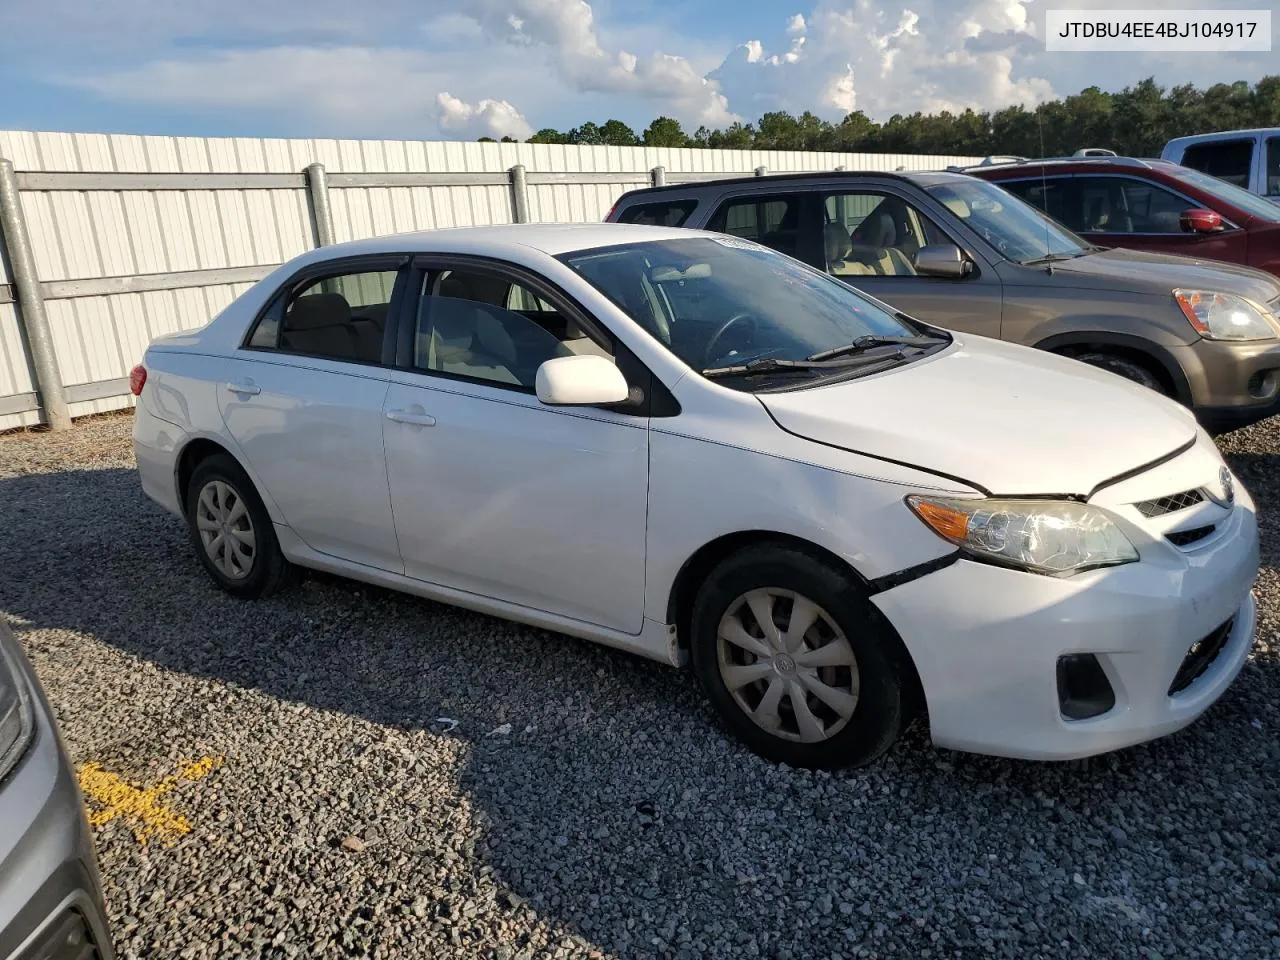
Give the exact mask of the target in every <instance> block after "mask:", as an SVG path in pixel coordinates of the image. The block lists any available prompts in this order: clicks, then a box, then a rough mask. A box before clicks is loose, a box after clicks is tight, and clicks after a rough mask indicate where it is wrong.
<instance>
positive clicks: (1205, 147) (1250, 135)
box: [1160, 127, 1280, 204]
mask: <svg viewBox="0 0 1280 960" xmlns="http://www.w3.org/2000/svg"><path fill="white" fill-rule="evenodd" d="M1160 159H1161V160H1168V161H1170V162H1171V163H1180V164H1182V165H1183V166H1184V167H1190V168H1191V169H1193V170H1199V171H1200V172H1202V173H1207V174H1209V175H1211V176H1214V177H1219V178H1221V179H1223V180H1226V181H1227V182H1228V183H1233V184H1235V185H1236V186H1237V187H1241V188H1243V189H1245V190H1248V191H1249V192H1250V193H1254V194H1256V195H1258V196H1260V197H1266V198H1267V199H1269V200H1272V201H1274V202H1275V203H1277V204H1280V127H1264V128H1256V129H1253V130H1223V131H1219V132H1217V133H1198V134H1195V135H1193V136H1188V137H1175V138H1174V139H1172V140H1170V141H1169V142H1168V143H1166V144H1165V145H1164V149H1163V150H1161V151H1160Z"/></svg>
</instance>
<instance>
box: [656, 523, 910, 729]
mask: <svg viewBox="0 0 1280 960" xmlns="http://www.w3.org/2000/svg"><path fill="white" fill-rule="evenodd" d="M770 546H772V547H781V548H789V549H792V550H798V551H800V552H801V553H805V554H807V555H808V556H810V557H812V558H813V559H814V560H817V561H818V562H819V563H822V564H823V565H825V566H828V567H830V568H831V569H832V570H834V571H836V572H838V573H840V574H841V575H843V576H845V577H847V578H848V579H849V580H850V581H852V583H853V584H854V585H855V586H856V587H857V588H858V589H863V590H866V591H868V592H870V583H869V581H868V580H867V578H866V577H865V576H863V575H862V573H860V572H859V571H858V570H857V569H855V568H854V567H853V566H852V565H851V564H849V562H848V561H846V560H845V559H844V558H842V557H840V556H839V555H837V554H835V553H833V552H832V551H830V550H828V549H826V548H825V547H821V546H819V545H818V544H816V543H814V542H812V541H810V540H806V539H804V538H803V537H797V536H795V535H793V534H787V533H779V532H777V531H773V530H742V531H738V532H737V533H730V534H725V535H724V536H720V537H717V538H716V539H714V540H712V541H710V542H708V543H705V544H703V545H702V546H701V547H699V548H698V549H697V550H696V551H694V553H693V554H692V555H691V556H690V557H689V558H688V559H687V560H685V562H684V564H683V565H682V566H681V567H680V570H679V572H677V574H676V577H675V580H674V581H672V584H671V591H670V594H669V595H668V598H667V616H666V622H667V623H668V624H670V625H672V626H674V627H675V630H676V644H677V646H678V647H679V648H680V650H681V651H682V653H683V654H684V655H687V654H688V652H689V646H690V631H691V628H692V620H693V605H694V602H695V601H696V599H697V596H698V591H699V589H700V588H701V587H702V584H703V583H704V582H705V581H706V579H707V577H708V576H710V574H711V572H712V571H713V570H715V568H716V567H718V566H719V565H720V564H721V563H723V562H724V561H725V560H727V559H728V558H729V557H731V556H733V555H734V554H736V553H741V552H743V551H745V550H751V549H755V548H758V547H770ZM873 606H874V604H873ZM877 610H878V608H877ZM881 619H882V620H883V623H884V627H885V629H886V630H887V631H888V632H889V633H890V634H891V635H892V637H893V638H894V640H895V641H896V643H897V647H898V650H897V651H896V653H897V655H898V656H899V658H900V659H901V660H902V661H903V665H904V667H905V670H906V674H907V677H906V679H907V680H908V694H909V698H910V707H911V709H912V711H913V712H919V713H921V714H923V713H924V712H925V698H924V686H923V684H922V683H921V681H920V674H919V671H918V670H916V665H915V661H914V660H913V659H912V657H911V654H910V652H909V651H908V650H907V647H906V644H905V643H903V642H902V638H901V637H900V636H899V635H898V631H897V629H896V628H895V627H894V625H893V624H892V623H891V622H890V621H889V619H888V617H885V616H883V615H881Z"/></svg>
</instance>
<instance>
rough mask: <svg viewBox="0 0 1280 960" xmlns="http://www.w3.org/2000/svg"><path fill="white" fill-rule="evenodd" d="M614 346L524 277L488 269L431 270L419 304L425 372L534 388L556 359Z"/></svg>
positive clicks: (418, 346)
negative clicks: (524, 281) (569, 315)
mask: <svg viewBox="0 0 1280 960" xmlns="http://www.w3.org/2000/svg"><path fill="white" fill-rule="evenodd" d="M582 353H594V354H597V355H599V356H603V357H607V358H609V359H612V354H611V351H609V350H608V349H606V348H605V347H603V346H601V345H600V344H598V343H597V342H596V341H595V340H593V339H592V338H591V337H589V336H588V335H587V334H586V333H585V331H583V330H582V329H581V328H580V327H579V326H578V325H577V324H576V323H574V322H573V321H572V320H570V319H569V318H567V317H566V316H564V315H563V314H562V313H560V312H559V311H557V310H556V309H555V308H554V307H553V306H552V305H551V304H549V303H547V302H546V301H545V300H543V299H541V298H540V297H538V296H537V295H536V294H535V293H534V292H533V291H532V290H529V289H528V288H527V287H525V286H523V285H522V284H519V283H514V282H512V281H510V280H507V279H504V278H502V277H499V276H497V275H496V274H491V273H486V272H469V271H464V270H445V271H442V272H439V273H434V274H431V275H428V276H427V277H426V279H425V284H424V288H423V290H422V293H421V297H420V299H419V302H418V309H417V325H416V330H415V336H414V346H413V364H414V366H415V367H417V368H419V369H421V370H428V371H431V372H434V373H445V374H451V375H453V376H459V377H467V378H469V379H473V380H481V381H485V382H487V383H492V384H498V385H502V386H507V387H514V388H526V389H532V388H533V386H534V382H535V378H536V376H537V373H538V367H539V366H541V365H542V364H543V363H544V362H545V361H547V360H550V359H551V358H553V357H567V356H572V355H574V354H582Z"/></svg>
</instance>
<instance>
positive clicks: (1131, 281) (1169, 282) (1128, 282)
mask: <svg viewBox="0 0 1280 960" xmlns="http://www.w3.org/2000/svg"><path fill="white" fill-rule="evenodd" d="M1053 272H1054V273H1055V274H1060V275H1062V276H1069V277H1078V278H1079V279H1080V280H1081V281H1084V282H1087V281H1089V280H1103V281H1107V285H1108V286H1110V287H1112V288H1114V289H1122V290H1127V291H1129V292H1132V293H1149V292H1152V291H1153V290H1154V291H1156V292H1158V293H1160V294H1162V295H1164V296H1168V295H1169V292H1170V291H1171V290H1173V289H1174V288H1175V287H1184V288H1188V289H1193V290H1217V291H1220V292H1222V293H1235V294H1238V295H1240V296H1242V297H1248V298H1249V299H1250V300H1253V301H1254V302H1255V303H1260V304H1265V303H1268V302H1269V301H1272V300H1274V299H1275V298H1276V297H1280V281H1277V280H1276V278H1275V277H1273V276H1271V275H1270V274H1268V273H1265V272H1264V271H1262V270H1259V269H1257V268H1256V267H1246V266H1243V265H1241V264H1237V263H1226V262H1225V261H1222V260H1203V259H1201V258H1199V257H1183V256H1175V255H1174V254H1167V253H1151V252H1150V251H1145V250H1126V249H1122V248H1119V247H1116V248H1114V249H1111V250H1104V251H1100V252H1098V253H1090V254H1086V255H1085V256H1083V257H1076V258H1075V259H1074V260H1062V261H1059V262H1058V263H1055V264H1054V265H1053Z"/></svg>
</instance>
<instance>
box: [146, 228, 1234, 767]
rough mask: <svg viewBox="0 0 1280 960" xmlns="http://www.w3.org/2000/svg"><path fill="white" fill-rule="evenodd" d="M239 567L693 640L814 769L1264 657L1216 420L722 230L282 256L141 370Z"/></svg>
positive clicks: (695, 661) (219, 560)
mask: <svg viewBox="0 0 1280 960" xmlns="http://www.w3.org/2000/svg"><path fill="white" fill-rule="evenodd" d="M133 387H134V393H135V394H136V395H137V396H138V408H137V413H136V420H135V428H134V448H135V452H136V454H137V462H138V469H139V474H140V479H141V484H142V488H143V490H144V491H145V492H146V494H147V495H149V496H150V497H152V498H153V499H154V500H156V501H157V502H158V503H160V504H161V505H162V506H164V507H165V508H166V509H168V510H169V511H171V512H172V513H173V514H174V515H175V516H176V517H179V518H181V519H182V520H183V521H184V523H185V524H186V528H187V530H188V531H189V535H190V539H191V543H192V546H193V548H194V550H195V551H196V553H197V554H198V556H199V557H200V559H201V561H202V562H203V564H204V566H205V568H206V569H207V571H208V574H209V576H210V577H211V578H212V579H213V581H214V582H215V583H216V584H217V585H218V586H219V587H221V588H222V589H223V590H226V591H228V592H230V593H232V594H234V595H236V596H239V597H245V598H255V597H261V596H264V595H266V594H268V593H270V592H272V591H274V590H277V589H279V588H281V587H283V586H286V585H287V584H288V583H289V582H290V581H291V580H292V578H293V577H294V575H295V574H296V572H297V570H298V569H299V568H313V569H318V570H324V571H329V572H331V573H337V574H340V575H344V576H347V577H351V578H354V579H357V580H362V581H365V582H369V583H374V584H381V585H383V586H386V587H390V588H392V589H396V590H402V591H407V592H409V593H414V594H418V595H421V596H424V597H429V598H431V599H434V600H437V601H442V602H445V603H450V604H455V605H458V606H462V607H467V608H471V609H474V610H481V611H484V612H486V613H490V614H494V615H497V616H500V617H506V618H509V619H511V620H516V621H521V622H524V623H528V624H533V625H536V626H540V627H544V628H547V629H550V630H555V631H560V632H562V633H566V634H571V635H574V636H578V637H584V638H587V639H590V640H594V641H598V642H601V643H604V644H608V645H610V646H613V647H617V648H621V649H623V650H627V651H631V652H633V653H636V654H640V655H643V656H646V657H651V658H654V659H657V660H661V661H665V662H668V663H671V664H673V665H677V666H680V665H684V664H686V663H688V664H690V665H691V666H692V669H693V670H694V671H695V673H696V675H697V677H698V679H699V681H700V683H701V685H702V687H703V689H704V690H705V692H706V695H707V697H708V699H709V701H710V703H711V704H712V706H713V707H714V708H715V710H716V712H717V713H718V714H719V716H720V717H721V719H722V720H723V722H724V723H725V724H726V725H727V727H728V728H729V729H730V730H731V731H732V732H733V733H735V734H736V735H737V736H738V737H740V738H741V739H742V740H743V741H745V742H746V743H747V744H748V745H749V746H750V747H751V748H752V749H754V750H755V751H757V752H758V753H760V754H762V755H763V756H766V757H768V758H771V759H774V760H777V761H782V762H786V763H789V764H793V765H797V766H807V767H820V768H834V767H842V766H853V765H859V764H865V763H867V762H870V761H872V760H874V759H875V758H876V757H878V756H879V755H880V754H882V753H883V752H884V751H885V750H886V749H887V748H888V747H889V746H890V745H891V744H892V743H893V742H894V740H895V739H896V738H897V736H898V735H899V732H900V731H901V730H902V729H903V727H904V725H905V724H906V723H908V722H909V721H910V720H911V718H912V717H914V716H916V715H918V714H920V713H921V712H922V713H923V714H924V716H925V718H926V720H927V723H928V725H929V729H930V732H931V736H932V739H933V741H934V743H935V744H937V745H939V746H942V747H947V748H954V749H961V750H970V751H977V752H983V753H989V754H999V755H1005V756H1012V757H1023V758H1038V759H1054V758H1072V757H1082V756H1087V755H1090V754H1096V753H1100V752H1104V751H1109V750H1113V749H1116V748H1120V747H1124V746H1127V745H1130V744H1135V743H1138V742H1141V741H1146V740H1149V739H1152V738H1154V737H1158V736H1161V735H1164V734H1167V733H1170V732H1172V731H1174V730H1177V729H1179V728H1180V727H1183V726H1185V725H1186V724H1188V723H1190V722H1192V721H1193V720H1194V719H1195V718H1196V717H1198V716H1199V715H1200V714H1201V713H1202V712H1203V711H1204V710H1205V709H1206V708H1207V707H1209V705H1210V704H1212V703H1213V702H1214V701H1215V700H1217V699H1218V698H1219V697H1220V696H1221V695H1222V694H1223V692H1224V691H1225V690H1226V689H1227V688H1228V686H1229V685H1230V684H1231V682H1232V681H1233V679H1234V678H1235V677H1236V675H1237V674H1238V672H1239V671H1240V669H1241V667H1242V665H1243V664H1244V663H1245V661H1246V659H1247V658H1248V655H1249V651H1250V648H1251V644H1252V640H1253V636H1254V629H1255V615H1254V602H1253V599H1252V591H1251V588H1252V584H1253V581H1254V578H1255V576H1256V574H1257V570H1258V541H1257V529H1256V517H1255V509H1254V504H1253V501H1252V500H1251V498H1250V496H1249V493H1248V492H1247V491H1246V490H1245V489H1244V488H1243V487H1242V486H1241V485H1240V484H1239V482H1238V481H1237V480H1236V479H1235V478H1234V477H1233V476H1232V474H1231V471H1230V470H1229V469H1228V468H1227V466H1226V465H1225V463H1224V462H1223V459H1222V457H1221V456H1220V454H1219V452H1218V449H1217V448H1216V446H1215V445H1214V443H1213V442H1212V441H1211V439H1210V438H1209V437H1208V436H1207V435H1206V433H1205V432H1204V430H1203V429H1201V428H1200V427H1199V426H1197V423H1196V421H1195V419H1194V418H1193V415H1192V414H1191V412H1190V411H1188V410H1187V409H1186V408H1184V407H1183V406H1181V405H1179V404H1178V403H1176V402H1175V401H1173V400H1171V399H1167V398H1165V397H1162V396H1160V395H1158V394H1157V393H1155V392H1154V391H1151V390H1147V389H1144V388H1142V387H1140V386H1138V385H1136V384H1134V383H1131V382H1129V381H1127V380H1125V379H1123V378H1121V377H1119V376H1116V375H1114V374H1112V373H1109V372H1107V371H1104V370H1100V369H1095V368H1092V367H1089V366H1087V365H1085V364H1081V363H1078V362H1076V361H1074V360H1070V359H1066V358H1063V357H1058V356H1054V355H1051V354H1047V353H1045V352H1043V351H1038V350H1034V349H1031V348H1026V347H1021V346H1017V345H1014V344H1010V343H1005V342H1001V341H997V340H992V339H987V338H983V337H980V336H974V335H970V334H960V333H955V332H950V331H947V330H944V329H941V328H938V327H935V326H932V325H930V324H926V323H922V322H919V321H917V320H915V319H913V318H911V317H909V316H907V315H904V314H902V313H900V312H896V311H895V310H893V309H892V308H890V307H888V306H886V305H885V304H883V303H882V302H880V301H878V300H876V299H874V298H872V297H870V296H868V295H865V294H862V293H860V292H858V291H856V290H854V289H852V288H850V287H849V286H848V285H846V284H843V283H841V282H840V281H838V280H836V279H834V278H832V277H830V276H828V275H827V274H825V273H824V272H822V271H821V270H817V269H815V268H812V267H810V266H807V265H805V264H803V263H801V262H799V261H797V260H794V259H792V258H790V257H787V256H785V255H782V254H780V253H777V252H775V251H772V250H770V249H767V248H765V247H762V246H759V245H757V244H755V243H752V242H749V241H743V240H739V239H736V238H733V237H730V236H726V235H723V234H715V233H708V232H704V231H691V230H685V229H668V228H662V227H644V226H634V225H622V224H582V225H518V226H517V225H511V226H500V227H486V228H466V229H457V230H440V231H433V232H426V233H419V234H411V235H402V236H392V237H383V238H379V239H375V240H366V241H360V242H355V243H347V244H339V245H335V246H329V247H325V248H322V249H320V250H316V251H313V252H310V253H307V254H304V255H302V256H300V257H298V258H296V259H295V260H293V261H291V262H289V263H287V264H285V265H284V266H282V267H280V268H278V269H277V270H275V271H274V272H273V273H272V274H271V275H270V276H268V277H267V278H265V279H264V280H262V281H260V282H259V283H258V284H256V285H255V286H254V287H253V288H252V289H250V290H248V291H247V292H245V293H244V294H243V295H241V296H240V297H239V298H238V299H237V300H236V301H235V302H234V303H232V304H231V305H230V306H229V307H227V308H226V309H225V310H224V311H223V312H222V313H221V314H219V315H218V316H217V317H215V318H214V319H213V320H212V321H211V322H209V323H208V324H207V325H206V326H205V327H203V328H201V329H199V330H196V331H194V332H190V333H185V334H179V335H174V336H168V337H164V338H161V339H159V340H156V341H155V342H153V343H152V344H151V345H150V347H149V348H148V350H147V351H146V354H145V357H144V360H143V362H142V363H141V364H140V365H139V366H138V367H137V368H136V369H135V370H134V372H133Z"/></svg>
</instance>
